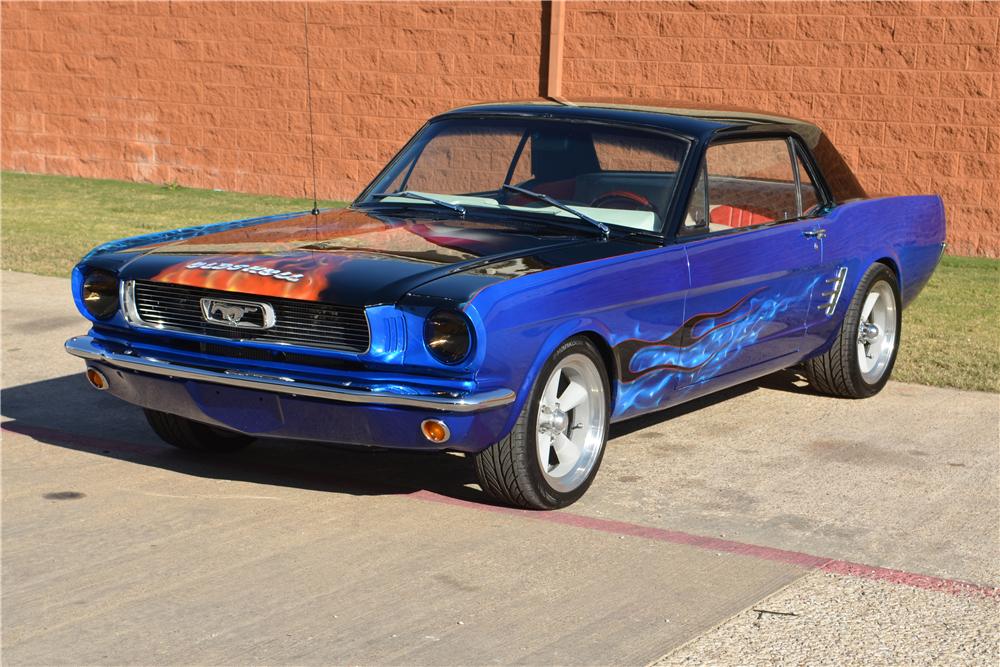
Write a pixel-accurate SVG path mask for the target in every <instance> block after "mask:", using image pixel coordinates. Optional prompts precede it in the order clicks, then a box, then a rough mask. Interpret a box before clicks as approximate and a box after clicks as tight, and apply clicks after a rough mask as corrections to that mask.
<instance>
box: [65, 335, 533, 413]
mask: <svg viewBox="0 0 1000 667" xmlns="http://www.w3.org/2000/svg"><path fill="white" fill-rule="evenodd" d="M66 351H67V352H69V353H70V354H72V355H73V356H75V357H80V358H81V359H85V360H88V361H96V362H99V363H102V364H106V365H108V366H112V367H114V368H122V369H126V370H130V371H137V372H139V373H146V374H148V375H160V376H163V377H167V378H173V379H177V380H197V381H199V382H208V383H212V384H221V385H226V386H230V387H242V388H244V389H256V390H258V391H268V392H272V393H275V394H287V395H290V396H307V397H310V398H319V399H324V400H328V401H337V402H340V403H363V404H365V405H390V406H396V407H406V408H420V409H424V410H440V411H443V412H458V413H467V412H478V411H481V410H489V409H490V408H498V407H501V406H504V405H507V404H508V403H511V402H513V400H514V398H515V394H514V392H513V391H511V390H509V389H495V390H493V391H484V392H480V393H476V394H465V395H462V396H431V395H420V396H415V395H409V394H398V393H396V394H394V393H390V392H372V391H366V390H363V389H352V388H349V387H343V386H337V385H324V384H316V383H311V382H302V381H299V380H294V379H292V378H288V377H279V376H275V375H263V374H256V373H247V372H243V371H232V370H214V369H210V368H199V367H197V366H191V365H181V364H177V363H175V362H171V361H167V360H165V359H157V358H154V357H146V356H140V355H138V354H135V353H122V352H114V351H112V350H108V349H107V348H106V347H105V346H104V345H102V344H101V343H100V341H97V340H94V338H93V337H91V336H75V337H73V338H70V339H69V340H68V341H66Z"/></svg>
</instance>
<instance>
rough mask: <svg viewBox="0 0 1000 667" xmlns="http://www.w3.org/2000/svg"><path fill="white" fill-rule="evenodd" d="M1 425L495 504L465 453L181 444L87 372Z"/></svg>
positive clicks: (645, 421) (788, 380)
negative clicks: (211, 448) (165, 437)
mask: <svg viewBox="0 0 1000 667" xmlns="http://www.w3.org/2000/svg"><path fill="white" fill-rule="evenodd" d="M762 386H767V387H769V388H780V389H783V390H785V391H801V389H799V388H797V387H796V386H795V385H794V377H793V376H792V375H791V374H788V376H787V377H785V376H782V375H781V374H779V375H778V376H769V377H768V378H764V379H763V380H762V381H758V382H755V383H749V384H744V385H740V386H738V387H733V388H731V389H728V390H725V391H723V392H719V393H717V394H713V395H711V396H707V397H704V398H701V399H698V400H695V401H691V402H690V403H686V404H684V405H680V406H677V407H675V408H670V409H668V410H664V411H661V412H657V413H653V414H651V415H646V416H642V417H637V418H635V419H631V420H628V421H625V422H621V423H618V424H615V425H614V426H613V427H612V429H611V434H610V435H611V439H612V440H614V439H615V438H619V437H623V436H625V435H628V434H629V433H632V432H634V431H637V430H639V429H643V428H646V427H649V426H654V425H656V424H659V423H662V422H665V421H668V420H670V419H672V418H674V417H678V416H681V415H684V414H689V413H691V412H695V411H697V410H700V409H702V408H705V407H708V406H710V405H714V404H716V403H719V402H721V401H725V400H728V399H730V398H734V397H736V396H740V395H743V394H746V393H748V392H752V391H756V390H757V389H758V388H759V387H762ZM0 414H2V415H3V416H4V417H5V418H7V419H9V420H11V421H7V422H5V423H4V425H3V428H4V430H5V431H8V432H12V433H20V434H23V435H27V436H30V437H31V438H33V439H34V440H36V441H37V442H40V443H43V444H46V445H52V446H56V447H63V448H66V449H72V450H76V451H81V452H87V453H90V454H96V455H99V456H106V457H110V458H116V459H120V460H125V461H129V462H131V463H134V464H138V465H145V466H153V467H157V468H161V469H165V470H172V471H174V472H178V473H182V474H185V475H193V476H197V477H204V478H208V479H227V480H234V481H245V482H253V483H256V484H266V485H273V486H286V487H294V488H301V489H307V490H314V491H324V492H333V493H344V494H350V495H405V494H412V493H417V492H419V491H430V492H433V493H436V494H439V495H442V496H447V497H450V498H455V499H460V500H467V501H472V502H477V503H491V501H490V500H489V499H488V498H487V497H486V496H485V495H484V494H483V493H482V491H480V489H479V487H478V485H477V483H476V476H475V471H474V469H473V466H472V459H471V457H463V456H460V455H458V456H456V455H450V454H441V453H437V452H407V451H399V450H382V449H376V448H359V447H349V446H342V445H336V444H325V443H312V442H299V441H289V440H277V439H268V438H262V439H260V440H258V441H257V442H256V443H254V445H252V446H251V447H249V448H247V449H246V450H243V451H240V452H237V453H233V454H218V455H205V454H196V453H191V452H185V451H181V450H177V449H175V448H173V447H171V446H169V445H167V444H165V443H163V442H161V441H160V440H159V438H157V437H156V435H155V434H154V433H153V432H152V430H151V429H150V428H149V426H148V425H147V424H146V420H145V418H144V417H143V415H142V411H141V410H140V409H139V408H137V407H135V406H132V405H129V404H127V403H124V402H123V401H120V400H118V399H116V398H114V397H112V396H109V395H107V394H103V393H100V392H95V391H94V390H93V389H91V388H90V387H89V385H88V384H87V383H86V381H85V380H84V379H83V375H82V374H79V375H68V376H63V377H59V378H54V379H51V380H43V381H40V382H33V383H29V384H24V385H19V386H15V387H11V388H7V389H4V390H3V400H2V405H0Z"/></svg>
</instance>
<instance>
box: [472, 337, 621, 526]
mask: <svg viewBox="0 0 1000 667" xmlns="http://www.w3.org/2000/svg"><path fill="white" fill-rule="evenodd" d="M610 397H611V390H610V383H609V381H608V374H607V369H606V368H605V367H604V362H603V360H602V359H601V355H600V354H599V353H598V351H597V349H596V348H595V347H594V345H593V343H591V342H590V341H589V340H587V339H586V338H583V337H577V338H571V339H569V340H567V341H566V342H565V343H563V344H562V345H560V346H559V348H558V349H557V350H556V351H555V352H554V353H553V354H552V356H551V357H549V359H548V361H546V362H545V365H544V366H543V367H542V370H541V372H540V373H539V375H538V379H537V380H536V382H535V385H534V387H533V388H532V392H531V396H530V397H529V399H528V400H527V401H525V404H524V408H523V409H522V410H521V414H520V415H519V417H518V420H517V423H516V424H515V425H514V428H513V429H512V430H511V432H510V434H509V435H508V436H507V437H506V438H504V439H503V440H501V441H500V442H497V443H495V444H493V445H491V446H490V447H488V448H487V449H485V450H483V451H482V452H480V453H479V454H477V455H476V458H475V465H476V473H477V475H478V477H479V484H480V486H481V487H482V489H483V491H485V492H486V493H487V494H489V495H490V496H492V497H494V498H496V499H497V500H499V501H501V502H504V503H508V504H511V505H516V506H518V507H524V508H528V509H539V510H551V509H558V508H560V507H566V506H568V505H570V504H572V503H574V502H576V501H577V500H578V499H579V498H580V497H581V496H583V494H584V493H585V492H586V491H587V489H588V488H589V487H590V484H591V483H592V482H593V480H594V477H595V476H596V475H597V471H598V469H599V468H600V467H601V460H602V459H603V457H604V449H605V444H606V443H607V438H608V423H609V419H610V414H611V403H610Z"/></svg>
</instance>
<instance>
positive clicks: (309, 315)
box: [132, 280, 370, 352]
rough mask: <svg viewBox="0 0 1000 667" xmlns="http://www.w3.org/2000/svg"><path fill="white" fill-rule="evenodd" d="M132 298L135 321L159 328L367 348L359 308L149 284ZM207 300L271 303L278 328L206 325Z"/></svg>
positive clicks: (138, 285)
mask: <svg viewBox="0 0 1000 667" xmlns="http://www.w3.org/2000/svg"><path fill="white" fill-rule="evenodd" d="M133 295H134V297H133V305H134V307H135V312H134V313H133V315H132V316H133V317H134V316H135V315H138V316H139V319H140V320H141V323H142V324H146V325H148V326H152V327H156V328H158V329H170V330H172V331H186V332H189V333H196V334H202V335H205V336H215V337H217V338H227V339H230V340H236V339H238V340H254V341H261V342H271V343H288V344H290V345H302V346H304V347H321V348H325V349H331V350H343V351H346V352H364V351H366V350H367V349H368V344H369V339H370V334H369V331H368V318H367V317H365V309H364V308H362V307H360V306H338V305H331V304H326V303H315V302H313V301H300V300H297V299H281V298H277V297H270V296H267V297H265V296H256V295H253V294H239V293H234V292H223V291H220V290H211V289H203V288H200V287H185V286H183V285H171V284H167V283H154V282H149V281H145V280H137V281H135V282H134V283H133ZM205 297H209V298H213V299H220V300H223V301H225V300H227V299H229V300H233V301H252V302H254V303H267V304H270V305H271V307H272V308H273V309H274V315H275V324H274V326H273V327H271V328H270V329H253V328H236V327H230V326H227V325H225V324H216V323H214V322H207V321H205V318H204V317H203V315H202V311H201V299H203V298H205ZM251 321H252V320H251Z"/></svg>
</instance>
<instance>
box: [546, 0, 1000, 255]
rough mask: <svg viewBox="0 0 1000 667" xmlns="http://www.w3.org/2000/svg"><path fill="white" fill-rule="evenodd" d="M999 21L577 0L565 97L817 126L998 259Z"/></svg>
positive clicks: (993, 12) (876, 185)
mask: <svg viewBox="0 0 1000 667" xmlns="http://www.w3.org/2000/svg"><path fill="white" fill-rule="evenodd" d="M998 17H1000V3H998V2H994V3H986V2H830V1H827V2H781V3H773V2H748V1H737V2H725V3H718V2H676V3H675V2H666V3H640V2H635V3H595V2H588V3H569V4H568V5H567V16H566V43H565V65H564V67H565V71H564V84H563V86H564V87H563V93H564V95H566V96H567V97H569V98H586V97H593V96H614V97H618V96H620V97H622V98H623V99H624V98H641V97H650V98H668V99H682V100H689V101H691V102H694V103H699V102H700V103H710V104H730V105H734V106H745V107H751V108H759V109H766V110H773V111H779V112H782V113H787V114H790V115H793V116H797V117H800V118H806V119H809V120H812V121H815V122H816V123H818V124H819V125H820V126H822V127H823V128H824V129H825V130H827V131H828V132H829V134H830V137H831V139H832V140H833V142H834V144H835V145H836V146H837V147H838V148H839V149H840V150H841V152H843V153H844V156H845V158H846V159H847V161H848V162H849V163H850V165H851V166H852V167H853V168H854V169H855V170H856V173H857V175H858V178H859V179H860V180H861V182H862V184H863V185H864V186H865V188H866V189H867V190H868V191H869V192H870V193H873V194H878V193H883V194H908V193H922V192H937V193H941V194H942V195H943V196H944V199H945V203H946V205H947V208H948V222H949V226H950V228H949V241H950V243H951V248H950V252H954V253H958V254H986V255H991V256H994V257H996V256H1000V197H998V196H997V191H996V190H993V189H992V188H991V187H990V186H989V184H991V183H993V184H995V183H997V181H998V179H1000V128H998V126H1000V75H998V71H1000V48H998V41H997V23H998ZM994 187H995V185H994Z"/></svg>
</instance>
